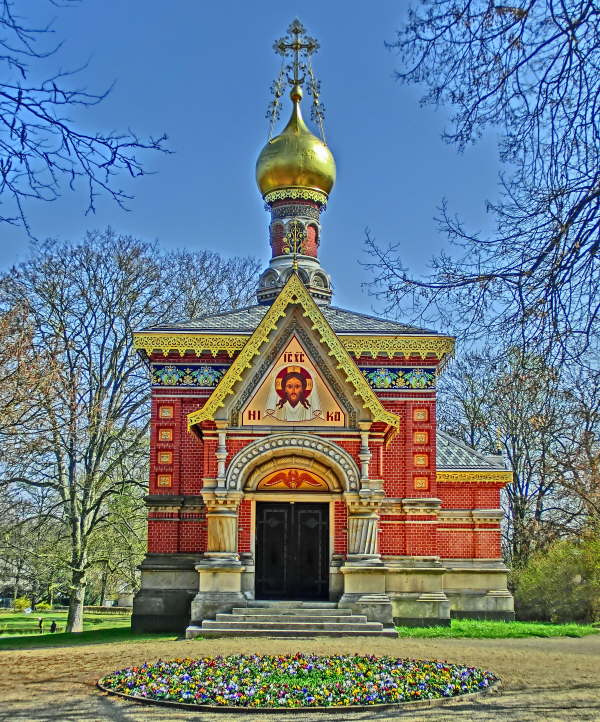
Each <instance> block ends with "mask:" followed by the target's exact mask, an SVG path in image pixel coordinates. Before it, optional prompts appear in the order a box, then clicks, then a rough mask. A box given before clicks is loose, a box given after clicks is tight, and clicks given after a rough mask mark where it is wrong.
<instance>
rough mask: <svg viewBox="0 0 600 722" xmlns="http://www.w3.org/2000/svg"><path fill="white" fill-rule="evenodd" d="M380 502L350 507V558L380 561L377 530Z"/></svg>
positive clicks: (350, 505)
mask: <svg viewBox="0 0 600 722" xmlns="http://www.w3.org/2000/svg"><path fill="white" fill-rule="evenodd" d="M378 506H379V500H377V501H375V500H373V501H368V502H362V503H361V502H359V503H356V504H349V505H348V558H349V559H353V560H356V561H358V560H359V559H379V554H378V550H377V530H378V524H379V514H378V513H377V507H378Z"/></svg>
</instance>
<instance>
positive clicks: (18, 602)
mask: <svg viewBox="0 0 600 722" xmlns="http://www.w3.org/2000/svg"><path fill="white" fill-rule="evenodd" d="M30 606H31V600H30V599H27V597H17V598H16V599H15V601H14V603H13V609H14V610H15V612H22V611H23V610H24V609H28V608H29V607H30Z"/></svg>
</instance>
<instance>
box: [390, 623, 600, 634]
mask: <svg viewBox="0 0 600 722" xmlns="http://www.w3.org/2000/svg"><path fill="white" fill-rule="evenodd" d="M396 629H397V630H398V634H399V635H400V636H401V637H418V638H427V637H447V638H450V639H458V638H463V639H511V638H512V639H522V638H524V637H585V636H586V635H588V634H597V633H598V632H600V629H599V628H597V627H592V626H591V625H589V624H551V623H549V622H491V621H485V620H479V619H453V620H452V621H451V623H450V626H449V627H396Z"/></svg>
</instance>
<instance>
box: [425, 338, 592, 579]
mask: <svg viewBox="0 0 600 722" xmlns="http://www.w3.org/2000/svg"><path fill="white" fill-rule="evenodd" d="M568 389H569V385H568V382H567V380H566V379H565V378H563V377H562V376H561V375H560V373H559V371H558V370H557V369H556V368H555V367H552V366H549V365H547V364H546V363H545V361H544V359H543V358H541V357H536V356H532V355H526V354H523V352H522V351H520V350H519V349H518V348H509V349H507V350H506V351H505V352H503V353H498V349H494V350H491V349H484V350H483V351H480V352H476V353H471V354H467V355H465V356H464V358H462V359H460V360H458V361H457V362H455V363H454V364H453V366H452V368H451V369H449V370H448V372H447V373H446V378H445V379H444V380H443V381H442V384H441V388H440V410H439V415H438V417H439V420H440V424H441V426H442V427H443V428H445V429H446V430H447V431H448V432H449V433H451V434H453V435H456V436H457V437H458V438H461V439H462V440H463V441H465V442H466V443H469V444H471V445H473V446H475V447H476V448H478V449H479V450H480V451H482V452H484V453H497V452H498V451H501V452H502V453H503V455H504V457H505V459H506V460H507V461H508V463H509V465H510V467H511V468H512V470H513V482H512V483H511V484H509V485H508V486H507V487H506V489H505V495H504V500H503V505H504V509H505V525H504V551H505V556H506V557H507V561H509V562H510V563H511V565H513V566H515V567H520V566H523V564H525V563H526V562H527V559H528V558H529V556H530V555H531V554H532V553H533V552H534V551H536V550H537V549H543V548H545V546H547V545H548V543H549V542H550V541H552V540H553V539H555V538H557V537H558V536H563V535H566V534H572V533H574V532H576V531H578V530H580V529H581V528H582V527H583V526H584V525H585V523H586V520H587V518H588V516H587V514H586V513H585V510H584V508H583V505H582V503H581V500H580V497H579V496H578V495H577V494H574V493H572V492H571V491H569V492H568V493H565V492H567V491H568V490H567V489H566V487H565V485H564V483H563V482H564V481H565V479H566V476H565V471H564V467H563V468H559V465H558V463H557V460H558V459H559V458H561V457H562V456H563V455H564V454H565V453H567V454H572V455H575V456H577V457H578V458H580V457H579V454H580V452H579V449H578V438H579V437H578V438H577V439H576V438H574V437H572V436H570V432H571V431H572V430H573V429H574V428H575V427H576V426H577V424H578V421H577V419H576V416H575V415H574V408H573V405H572V396H570V395H569V394H570V393H571V392H570V391H569V390H568ZM564 460H565V461H566V458H565V459H564ZM585 468H586V469H589V467H588V466H585ZM582 473H583V467H582ZM574 485H575V482H574Z"/></svg>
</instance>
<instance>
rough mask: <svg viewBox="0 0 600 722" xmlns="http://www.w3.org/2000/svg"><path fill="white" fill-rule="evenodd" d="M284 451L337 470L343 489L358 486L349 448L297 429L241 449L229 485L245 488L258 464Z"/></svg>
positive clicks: (233, 462) (229, 474)
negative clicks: (297, 431)
mask: <svg viewBox="0 0 600 722" xmlns="http://www.w3.org/2000/svg"><path fill="white" fill-rule="evenodd" d="M284 455H286V456H287V455H294V456H296V457H305V458H307V459H317V460H318V461H320V462H321V463H324V464H326V465H327V466H329V467H331V468H332V469H333V470H334V472H335V473H336V475H337V476H338V479H339V482H340V485H341V487H342V489H343V490H344V491H354V492H356V491H358V489H359V479H360V472H359V470H358V467H357V465H356V463H355V461H354V459H353V458H352V457H351V456H350V454H349V453H348V452H347V451H345V450H344V449H342V448H340V447H339V446H337V445H336V444H333V443H331V442H330V441H328V440H326V439H322V438H320V437H318V436H312V435H309V434H294V433H290V434H277V435H275V436H269V437H266V438H262V439H258V440H257V441H253V442H252V443H250V444H248V446H246V447H244V448H243V449H242V450H241V451H239V452H238V453H237V454H236V455H235V456H234V457H233V459H232V460H231V462H230V464H229V466H228V468H227V471H226V474H225V486H226V489H227V490H228V491H234V490H239V491H242V489H243V486H244V484H245V482H246V479H247V478H248V476H249V474H250V473H251V472H252V470H253V468H254V467H255V466H257V465H260V464H261V463H262V462H264V461H265V460H266V459H268V458H269V457H273V456H284Z"/></svg>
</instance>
